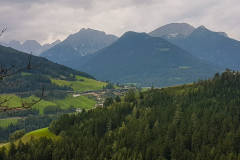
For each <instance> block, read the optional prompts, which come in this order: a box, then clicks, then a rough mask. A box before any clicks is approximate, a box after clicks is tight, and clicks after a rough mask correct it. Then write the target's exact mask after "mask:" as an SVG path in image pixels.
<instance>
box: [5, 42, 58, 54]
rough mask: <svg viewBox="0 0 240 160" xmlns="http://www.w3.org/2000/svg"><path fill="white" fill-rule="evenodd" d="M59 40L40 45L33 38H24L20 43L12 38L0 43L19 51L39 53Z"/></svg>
mask: <svg viewBox="0 0 240 160" xmlns="http://www.w3.org/2000/svg"><path fill="white" fill-rule="evenodd" d="M60 42H61V41H60V40H57V41H55V42H53V43H51V44H44V45H43V46H41V45H40V44H39V43H38V42H37V41H35V40H26V41H25V42H24V43H23V44H21V43H20V42H19V41H15V40H12V41H10V42H9V43H0V44H1V45H3V46H6V47H11V48H13V49H16V50H19V51H21V52H25V53H29V54H30V53H31V54H33V55H36V56H38V55H40V54H41V53H42V52H44V51H46V50H47V49H49V48H51V47H53V46H55V45H56V44H58V43H60Z"/></svg>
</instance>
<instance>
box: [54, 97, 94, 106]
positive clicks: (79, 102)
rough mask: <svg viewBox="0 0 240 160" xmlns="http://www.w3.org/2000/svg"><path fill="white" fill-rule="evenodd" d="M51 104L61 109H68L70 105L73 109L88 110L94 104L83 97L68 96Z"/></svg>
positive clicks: (92, 100) (91, 100)
mask: <svg viewBox="0 0 240 160" xmlns="http://www.w3.org/2000/svg"><path fill="white" fill-rule="evenodd" d="M53 103H55V104H56V105H59V106H61V107H62V108H68V107H69V106H70V105H73V106H74V107H75V108H82V109H83V108H84V109H90V108H92V107H93V106H94V105H95V104H96V102H95V101H94V99H88V98H87V97H85V96H78V97H72V96H70V95H69V96H67V97H66V98H65V99H61V100H55V101H54V102H53Z"/></svg>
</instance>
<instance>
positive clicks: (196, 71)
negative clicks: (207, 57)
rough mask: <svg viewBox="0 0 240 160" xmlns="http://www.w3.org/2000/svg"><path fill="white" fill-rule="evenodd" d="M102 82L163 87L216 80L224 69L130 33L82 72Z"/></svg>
mask: <svg viewBox="0 0 240 160" xmlns="http://www.w3.org/2000/svg"><path fill="white" fill-rule="evenodd" d="M78 69H81V70H84V71H86V72H88V73H90V74H92V75H94V76H95V77H96V78H97V79H100V80H107V79H108V80H110V81H112V82H115V83H116V82H119V83H137V84H140V85H141V86H151V85H152V84H153V85H154V86H158V87H163V86H171V85H178V84H183V83H190V82H193V81H197V80H198V79H199V78H202V79H206V78H209V77H212V76H213V74H214V73H216V72H219V71H221V70H222V69H221V68H219V67H216V66H215V65H212V64H210V63H208V62H206V61H203V60H200V59H198V58H195V57H194V56H192V55H191V54H190V53H188V52H187V51H185V50H183V49H181V48H179V47H177V46H175V45H173V44H172V43H170V42H168V41H166V40H164V39H162V38H159V37H151V36H149V35H147V34H146V33H135V32H127V33H125V34H124V35H123V36H122V37H121V38H119V39H118V40H117V41H116V42H114V43H113V44H112V45H110V46H108V47H106V48H104V49H102V50H101V51H99V52H97V55H96V56H95V57H93V58H92V59H91V60H89V61H88V62H87V63H86V64H84V65H82V66H81V67H80V68H78Z"/></svg>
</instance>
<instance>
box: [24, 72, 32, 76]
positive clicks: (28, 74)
mask: <svg viewBox="0 0 240 160" xmlns="http://www.w3.org/2000/svg"><path fill="white" fill-rule="evenodd" d="M21 75H22V76H31V75H33V74H32V73H26V72H21Z"/></svg>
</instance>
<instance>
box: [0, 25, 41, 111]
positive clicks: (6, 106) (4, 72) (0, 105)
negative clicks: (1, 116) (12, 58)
mask: <svg viewBox="0 0 240 160" xmlns="http://www.w3.org/2000/svg"><path fill="white" fill-rule="evenodd" d="M6 29H7V28H5V29H3V30H2V31H1V32H0V36H2V34H3V33H4V32H5V31H6ZM31 60H32V55H30V57H29V60H28V63H27V66H26V67H25V68H20V69H18V70H15V71H13V69H14V67H15V66H16V65H12V66H11V67H10V68H8V67H6V68H4V66H3V63H2V60H1V68H0V83H3V84H4V85H5V86H6V87H9V86H14V85H17V84H18V82H17V83H16V84H9V83H5V82H4V81H3V78H5V77H9V76H12V75H14V74H17V73H19V72H21V71H24V70H31V69H35V68H37V67H39V66H40V65H42V64H43V62H44V61H45V60H46V59H45V58H44V59H43V61H42V62H41V63H40V64H38V65H33V64H31ZM13 97H14V96H12V97H10V98H8V97H7V96H6V98H5V99H4V100H3V101H1V102H0V112H6V113H7V114H8V111H12V110H16V107H11V105H10V103H9V102H10V100H11V99H12V98H13ZM43 99H44V87H42V95H41V98H40V99H39V100H37V101H34V102H32V103H30V102H27V100H26V101H24V102H23V101H22V99H21V101H22V103H21V106H19V107H18V108H22V109H28V108H31V107H32V106H33V105H34V104H36V103H38V102H40V101H41V100H43Z"/></svg>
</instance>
